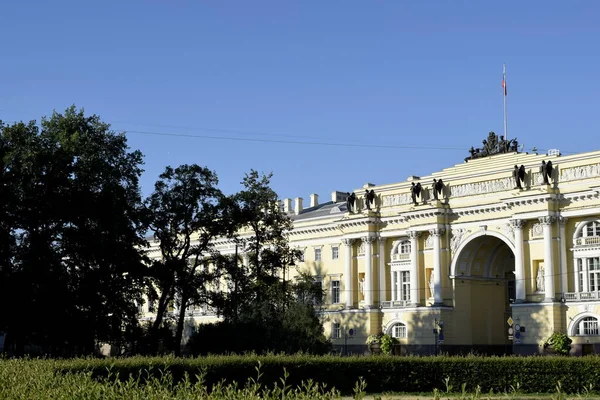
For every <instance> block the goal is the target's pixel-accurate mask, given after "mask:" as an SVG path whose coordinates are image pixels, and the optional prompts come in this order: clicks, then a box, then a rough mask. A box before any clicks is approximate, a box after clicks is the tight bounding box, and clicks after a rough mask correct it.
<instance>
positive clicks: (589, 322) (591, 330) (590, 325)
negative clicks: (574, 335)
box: [581, 318, 598, 335]
mask: <svg viewBox="0 0 600 400" xmlns="http://www.w3.org/2000/svg"><path fill="white" fill-rule="evenodd" d="M581 324H582V325H583V334H584V335H598V320H596V319H595V318H585V319H584V320H583V322H581Z"/></svg>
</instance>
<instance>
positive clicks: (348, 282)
mask: <svg viewBox="0 0 600 400" xmlns="http://www.w3.org/2000/svg"><path fill="white" fill-rule="evenodd" d="M342 242H343V243H344V247H345V253H346V258H345V260H344V262H345V268H344V296H345V298H346V308H352V306H354V299H353V298H352V242H354V239H342Z"/></svg>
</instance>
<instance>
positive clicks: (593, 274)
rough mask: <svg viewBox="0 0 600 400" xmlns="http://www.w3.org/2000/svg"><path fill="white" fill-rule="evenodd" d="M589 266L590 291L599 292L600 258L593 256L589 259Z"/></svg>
mask: <svg viewBox="0 0 600 400" xmlns="http://www.w3.org/2000/svg"><path fill="white" fill-rule="evenodd" d="M587 267H588V273H589V279H590V281H589V285H590V290H589V291H590V292H597V291H599V290H600V258H599V257H593V258H588V259H587Z"/></svg>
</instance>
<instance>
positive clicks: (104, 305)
mask: <svg viewBox="0 0 600 400" xmlns="http://www.w3.org/2000/svg"><path fill="white" fill-rule="evenodd" d="M0 136H1V137H2V140H1V141H0V143H2V145H0V147H2V148H3V149H2V152H3V161H2V178H1V179H2V181H3V182H4V183H5V184H6V183H9V184H10V189H7V188H6V187H4V188H3V189H2V190H3V191H5V192H6V191H8V192H9V193H8V196H7V199H11V202H12V209H11V210H10V212H9V213H8V218H7V213H6V212H1V211H0V214H3V215H4V216H2V215H0V219H2V220H4V221H8V222H4V223H5V224H8V225H7V230H6V232H10V233H9V235H10V238H9V241H8V243H9V246H8V247H7V246H3V249H2V250H0V251H3V252H6V248H8V249H9V250H8V251H9V254H8V255H7V256H6V255H5V256H4V257H3V260H4V261H2V266H1V268H2V276H3V279H2V281H3V282H2V285H3V288H2V289H3V290H0V293H1V294H0V296H3V297H4V299H1V300H5V301H2V304H10V305H11V306H10V307H3V309H2V311H0V312H1V313H2V315H0V321H2V324H3V325H4V327H3V329H5V331H6V332H7V341H8V344H9V345H10V343H12V344H13V345H14V346H15V347H16V349H17V352H22V351H23V348H24V345H25V344H26V343H30V344H36V345H39V346H42V347H43V348H44V349H46V351H47V352H50V353H60V354H77V353H91V352H93V351H94V350H95V345H96V343H97V342H98V341H106V342H118V341H119V340H120V339H121V336H122V332H123V328H124V327H125V326H127V325H130V326H131V325H132V324H135V323H137V321H136V314H137V308H136V306H135V300H138V301H139V300H140V299H141V294H142V288H143V276H144V275H145V273H144V271H143V268H144V263H143V256H142V253H141V251H140V248H141V247H142V246H144V244H145V241H144V239H143V229H144V223H143V213H142V207H141V206H142V203H141V195H140V191H139V183H138V181H139V176H140V174H141V172H142V170H141V168H140V165H141V164H142V155H141V153H140V152H139V151H133V152H130V151H129V148H128V146H127V140H126V138H125V136H124V135H122V134H115V133H114V132H112V131H111V130H110V127H109V125H107V124H105V123H103V122H102V121H101V120H100V118H99V117H98V116H96V115H92V116H85V115H84V111H83V110H77V109H76V108H75V107H74V106H73V107H71V108H69V109H67V110H66V111H65V113H64V114H59V113H56V112H55V113H53V115H52V116H51V117H50V118H43V119H42V122H41V127H40V128H38V127H37V126H36V125H35V123H34V122H31V123H29V124H24V123H17V124H14V125H12V126H2V132H1V135H0ZM0 223H2V222H0ZM6 260H8V262H7V261H6ZM32 316H35V318H32Z"/></svg>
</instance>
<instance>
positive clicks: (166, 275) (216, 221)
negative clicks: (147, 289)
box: [146, 164, 233, 354]
mask: <svg viewBox="0 0 600 400" xmlns="http://www.w3.org/2000/svg"><path fill="white" fill-rule="evenodd" d="M217 185H218V179H217V175H216V174H215V173H214V172H213V171H210V170H209V169H207V168H203V167H200V166H198V165H196V164H193V165H187V164H186V165H181V166H179V167H177V168H175V169H173V168H172V167H167V168H166V169H165V171H164V172H163V173H162V174H161V175H160V178H159V180H158V181H157V182H156V184H155V188H154V192H153V193H152V194H151V195H150V197H149V198H148V199H147V201H146V204H147V207H148V210H149V212H150V215H151V223H150V228H151V229H152V231H153V232H154V238H155V240H156V241H157V242H158V246H159V248H160V252H161V259H160V260H154V261H153V264H152V269H153V277H154V282H155V284H156V286H157V287H158V291H159V299H158V306H157V312H156V319H155V321H154V323H153V326H152V331H153V333H154V334H156V332H158V329H159V328H160V326H161V324H162V322H163V320H164V317H165V314H166V311H167V308H168V305H169V303H170V302H171V301H173V300H175V295H177V302H178V305H179V315H178V316H177V329H176V334H175V353H176V354H180V345H179V344H180V343H181V338H182V335H183V328H184V319H185V312H186V309H187V307H188V306H190V305H191V304H195V303H201V302H206V299H207V296H208V290H209V287H208V285H207V284H208V283H209V282H213V280H214V278H215V274H214V273H213V272H211V271H209V270H208V268H207V267H206V263H205V260H204V258H205V257H207V256H208V255H210V253H211V249H212V247H211V246H212V244H211V241H212V240H213V239H214V238H216V237H217V236H220V235H227V234H229V233H230V232H231V231H232V230H233V227H232V225H231V222H232V221H231V219H230V218H226V216H227V212H226V210H225V208H226V207H225V197H224V196H223V194H222V193H221V191H220V190H219V189H218V187H217Z"/></svg>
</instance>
